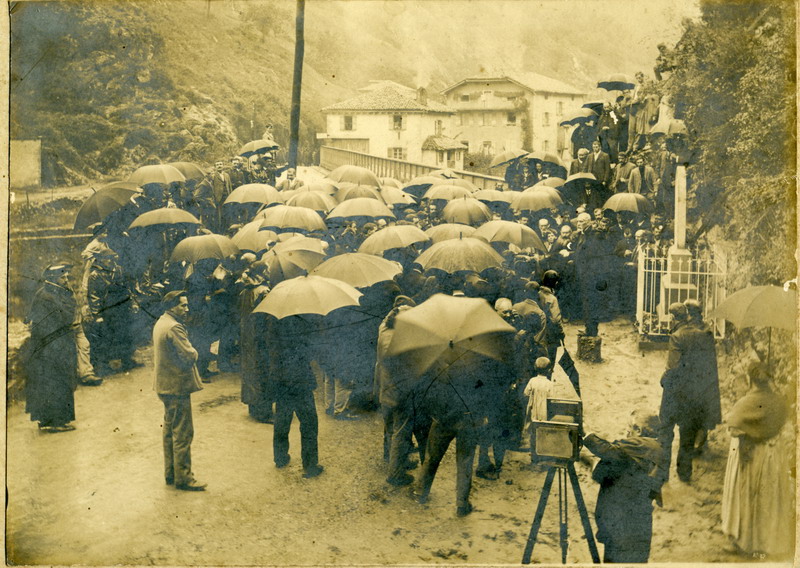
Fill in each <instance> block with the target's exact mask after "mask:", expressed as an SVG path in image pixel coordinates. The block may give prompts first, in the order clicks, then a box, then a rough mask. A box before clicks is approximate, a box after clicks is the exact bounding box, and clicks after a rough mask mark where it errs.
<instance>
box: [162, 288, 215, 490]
mask: <svg viewBox="0 0 800 568" xmlns="http://www.w3.org/2000/svg"><path fill="white" fill-rule="evenodd" d="M164 306H165V308H166V311H165V312H164V314H162V316H161V317H160V318H159V319H158V321H157V322H156V325H155V327H153V365H154V367H155V390H156V393H157V394H158V398H160V399H161V402H163V403H164V426H163V438H164V479H165V481H166V482H167V485H172V484H173V483H174V484H175V488H176V489H180V490H183V491H204V490H205V488H206V486H205V484H203V483H199V482H198V481H197V480H195V478H194V475H193V474H192V452H191V446H192V438H193V437H194V426H193V424H192V400H191V394H192V393H193V392H197V391H199V390H201V389H202V388H203V387H202V385H201V384H200V375H199V374H198V372H197V367H196V366H195V362H196V361H197V351H195V349H194V347H192V344H191V343H190V342H189V334H188V333H187V332H186V328H185V327H184V325H183V320H184V318H185V317H186V315H187V314H188V313H189V300H188V298H187V297H186V293H185V292H183V291H182V290H173V291H172V292H168V293H167V294H166V295H165V296H164Z"/></svg>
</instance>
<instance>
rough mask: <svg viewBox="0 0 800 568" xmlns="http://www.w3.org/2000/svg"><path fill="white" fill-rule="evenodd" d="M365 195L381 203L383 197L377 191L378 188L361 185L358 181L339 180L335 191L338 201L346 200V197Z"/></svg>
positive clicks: (356, 197) (353, 197)
mask: <svg viewBox="0 0 800 568" xmlns="http://www.w3.org/2000/svg"><path fill="white" fill-rule="evenodd" d="M360 197H366V198H368V199H377V200H378V201H380V202H381V203H383V198H381V194H380V192H379V191H378V188H377V187H375V186H370V185H362V184H359V183H350V182H341V183H340V184H339V190H338V191H337V192H336V200H337V201H338V202H340V203H341V202H342V201H347V200H348V199H358V198H360Z"/></svg>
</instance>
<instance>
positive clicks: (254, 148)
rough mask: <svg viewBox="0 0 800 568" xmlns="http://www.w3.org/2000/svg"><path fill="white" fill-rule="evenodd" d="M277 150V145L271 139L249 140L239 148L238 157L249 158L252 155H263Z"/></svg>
mask: <svg viewBox="0 0 800 568" xmlns="http://www.w3.org/2000/svg"><path fill="white" fill-rule="evenodd" d="M278 148H279V146H278V143H277V142H275V140H273V139H272V138H262V139H261V140H251V141H250V142H248V143H247V144H245V145H244V146H242V147H241V148H239V155H240V156H245V157H248V158H249V157H250V156H252V155H254V154H263V153H265V152H271V151H272V150H277V149H278Z"/></svg>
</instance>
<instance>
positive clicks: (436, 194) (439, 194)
mask: <svg viewBox="0 0 800 568" xmlns="http://www.w3.org/2000/svg"><path fill="white" fill-rule="evenodd" d="M459 197H472V192H471V191H470V190H468V189H465V188H463V187H459V186H457V185H451V184H449V183H445V184H440V185H432V186H431V187H430V189H429V190H428V191H426V192H425V195H423V196H422V198H423V199H430V200H439V201H450V200H452V199H458V198H459Z"/></svg>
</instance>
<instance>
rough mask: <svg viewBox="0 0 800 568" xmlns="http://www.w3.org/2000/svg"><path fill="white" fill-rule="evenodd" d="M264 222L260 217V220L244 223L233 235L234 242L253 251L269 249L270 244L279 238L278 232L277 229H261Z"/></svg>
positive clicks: (241, 247) (243, 248)
mask: <svg viewBox="0 0 800 568" xmlns="http://www.w3.org/2000/svg"><path fill="white" fill-rule="evenodd" d="M263 222H264V221H263V219H260V220H258V221H250V222H249V223H247V224H246V225H244V226H243V227H242V228H241V229H239V230H238V231H237V232H236V234H235V235H233V236H232V237H231V240H232V241H233V244H235V245H236V246H237V247H239V248H240V249H241V250H249V251H252V252H261V251H264V250H267V249H268V248H269V246H270V244H272V243H274V242H275V241H277V240H278V234H277V233H275V231H269V230H263V229H261V225H262V223H263Z"/></svg>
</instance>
